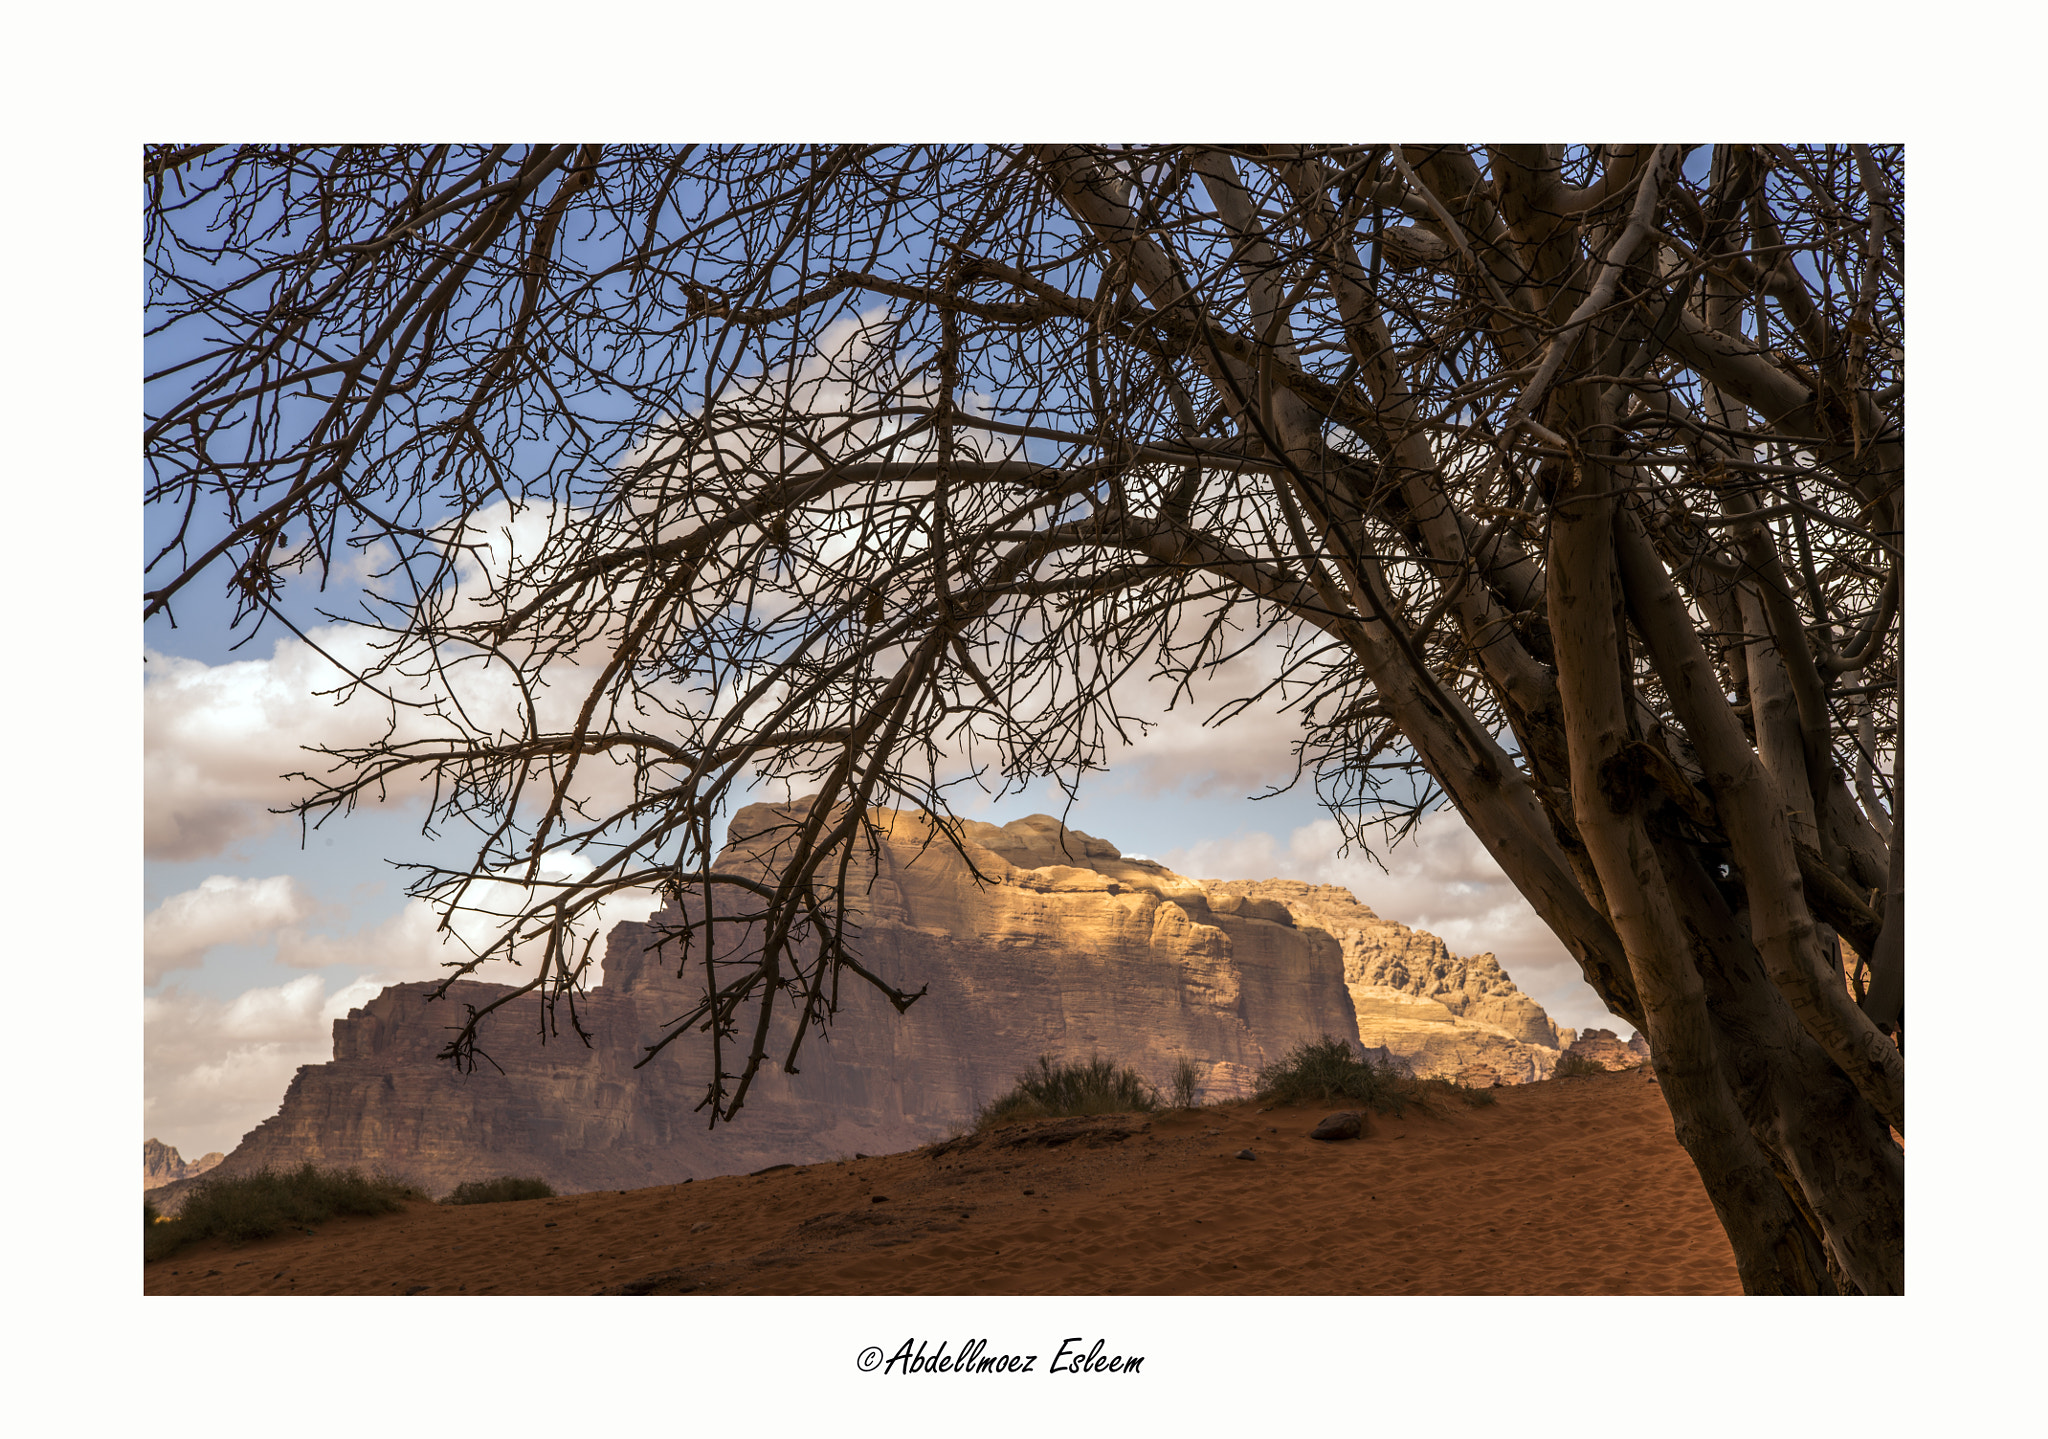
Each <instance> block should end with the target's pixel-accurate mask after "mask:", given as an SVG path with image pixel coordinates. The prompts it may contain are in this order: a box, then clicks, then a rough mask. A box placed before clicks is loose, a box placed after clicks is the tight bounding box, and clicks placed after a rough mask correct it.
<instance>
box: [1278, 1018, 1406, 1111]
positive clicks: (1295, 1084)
mask: <svg viewBox="0 0 2048 1439" xmlns="http://www.w3.org/2000/svg"><path fill="white" fill-rule="evenodd" d="M1258 1097H1259V1098H1260V1099H1262V1100H1265V1101H1267V1102H1268V1103H1271V1104H1333V1103H1336V1102H1337V1101H1339V1100H1346V1101H1349V1102H1350V1103H1352V1104H1357V1105H1362V1106H1363V1107H1365V1108H1367V1109H1371V1110H1375V1111H1377V1112H1378V1113H1381V1114H1399V1113H1400V1112H1401V1111H1402V1110H1403V1109H1404V1108H1405V1107H1406V1106H1407V1105H1408V1104H1410V1103H1412V1102H1413V1101H1414V1100H1415V1099H1416V1098H1417V1097H1418V1095H1417V1092H1416V1083H1415V1081H1414V1080H1412V1079H1410V1078H1409V1077H1408V1076H1407V1075H1405V1074H1403V1073H1402V1072H1401V1071H1400V1070H1398V1069H1396V1068H1393V1067H1392V1066H1388V1065H1379V1064H1372V1063H1369V1062H1367V1061H1366V1060H1364V1059H1361V1058H1360V1057H1359V1055H1358V1053H1357V1052H1356V1051H1355V1050H1353V1049H1352V1047H1351V1044H1350V1043H1349V1041H1347V1040H1342V1039H1339V1038H1337V1037H1336V1036H1335V1035H1332V1034H1326V1035H1324V1036H1323V1037H1322V1038H1321V1039H1318V1040H1314V1041H1311V1042H1310V1043H1307V1044H1298V1045H1296V1046H1295V1047H1294V1048H1293V1049H1291V1050H1289V1051H1288V1052H1287V1054H1286V1056H1285V1057H1284V1058H1282V1059H1281V1060H1280V1061H1279V1063H1277V1064H1269V1065H1267V1066H1265V1067H1264V1068H1263V1069H1261V1070H1260V1071H1259V1077H1258Z"/></svg>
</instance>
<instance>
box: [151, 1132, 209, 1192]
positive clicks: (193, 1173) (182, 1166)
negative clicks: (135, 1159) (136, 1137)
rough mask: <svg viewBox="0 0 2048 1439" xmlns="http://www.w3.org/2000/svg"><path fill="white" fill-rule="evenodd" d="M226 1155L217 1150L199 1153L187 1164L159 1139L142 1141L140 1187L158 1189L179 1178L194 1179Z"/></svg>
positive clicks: (176, 1152) (173, 1182)
mask: <svg viewBox="0 0 2048 1439" xmlns="http://www.w3.org/2000/svg"><path fill="white" fill-rule="evenodd" d="M226 1157H227V1156H226V1155H224V1154H222V1153H221V1152H220V1151H219V1150H217V1149H216V1150H215V1151H214V1152H213V1153H211V1154H204V1155H201V1156H200V1157H199V1158H197V1159H195V1160H193V1161H192V1162H191V1163H190V1164H187V1163H186V1162H185V1160H184V1157H183V1156H181V1155H180V1154H179V1153H178V1151H177V1150H175V1149H173V1148H172V1147H171V1146H170V1145H168V1144H165V1143H164V1142H163V1141H162V1140H160V1139H145V1140H143V1141H142V1187H143V1188H144V1189H145V1190H148V1189H158V1188H161V1187H162V1186H164V1185H166V1184H175V1183H176V1182H177V1181H179V1180H180V1179H196V1178H197V1177H198V1176H200V1175H202V1174H204V1173H206V1171H207V1170H209V1169H211V1168H213V1167H214V1166H215V1165H216V1164H219V1163H220V1162H221V1160H223V1159H225V1158H226Z"/></svg>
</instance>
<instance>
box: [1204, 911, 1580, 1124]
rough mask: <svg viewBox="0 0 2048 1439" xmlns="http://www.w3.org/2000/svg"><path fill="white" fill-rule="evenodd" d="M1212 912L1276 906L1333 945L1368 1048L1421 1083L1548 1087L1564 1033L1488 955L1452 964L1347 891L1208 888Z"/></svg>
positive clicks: (1429, 938)
mask: <svg viewBox="0 0 2048 1439" xmlns="http://www.w3.org/2000/svg"><path fill="white" fill-rule="evenodd" d="M1204 884H1205V886H1206V887H1207V889H1208V891H1209V895H1210V903H1211V905H1212V906H1216V905H1227V904H1228V903H1230V902H1231V901H1233V900H1237V901H1242V902H1243V903H1244V904H1246V905H1267V906H1274V905H1277V906H1281V907H1284V908H1285V909H1286V910H1287V912H1288V913H1289V914H1290V915H1291V916H1292V918H1293V921H1294V923H1296V924H1297V925H1300V926H1303V927H1310V926H1313V927H1314V928H1317V929H1320V930H1322V931H1324V932H1325V933H1327V934H1329V935H1331V936H1333V937H1334V938H1335V939H1336V941H1337V943H1338V945H1339V947H1340V948H1341V949H1342V951H1343V955H1344V983H1345V985H1346V986H1347V987H1348V988H1349V990H1350V992H1351V1003H1352V1007H1353V1009H1354V1011H1355V1013H1356V1016H1357V1020H1358V1032H1359V1035H1360V1036H1361V1038H1362V1039H1363V1041H1364V1042H1365V1043H1366V1044H1368V1045H1383V1046H1385V1047H1386V1048H1387V1049H1389V1050H1391V1051H1392V1052H1393V1053H1394V1054H1395V1055H1396V1056H1397V1057H1398V1058H1400V1059H1401V1060H1402V1061H1403V1062H1404V1063H1405V1064H1406V1065H1407V1066H1408V1067H1409V1068H1410V1069H1412V1070H1413V1071H1414V1072H1415V1073H1416V1074H1418V1075H1420V1076H1422V1077H1423V1078H1426V1079H1435V1078H1442V1079H1454V1080H1456V1081H1458V1082H1459V1083H1460V1084H1466V1085H1472V1086H1475V1087H1483V1086H1487V1085H1493V1084H1528V1083H1531V1082H1533V1081H1535V1080H1539V1079H1548V1078H1549V1077H1550V1074H1551V1072H1552V1071H1553V1070H1555V1069H1556V1068H1557V1056H1558V1052H1559V1051H1560V1050H1561V1049H1562V1048H1564V1047H1565V1046H1567V1045H1569V1044H1571V1043H1572V1040H1573V1034H1572V1031H1571V1030H1569V1029H1565V1030H1560V1029H1559V1028H1558V1027H1557V1026H1556V1025H1555V1024H1553V1023H1551V1020H1550V1016H1549V1015H1547V1014H1545V1013H1544V1012H1543V1006H1542V1005H1540V1004H1538V1003H1537V1002H1536V1001H1535V1000H1533V999H1531V998H1530V997H1529V996H1528V995H1526V994H1524V993H1522V991H1521V990H1519V989H1517V988H1516V987H1515V982H1514V981H1513V980H1512V979H1510V978H1508V976H1507V972H1506V971H1505V970H1503V969H1502V968H1501V967H1500V964H1499V962H1498V961H1496V960H1495V959H1494V957H1493V956H1492V955H1491V954H1476V955H1472V956H1470V957H1468V958H1463V959H1461V958H1459V957H1458V956H1456V955H1454V954H1452V953H1451V952H1450V950H1449V949H1448V948H1447V947H1446V946H1445V944H1444V942H1443V941H1442V940H1440V939H1438V938H1437V937H1436V936H1435V935H1433V934H1427V933H1424V932H1423V931H1421V930H1414V929H1410V928H1408V926H1407V925H1405V924H1396V923H1394V922H1393V921H1391V920H1385V919H1381V918H1380V917H1379V916H1378V915H1377V914H1375V913H1373V911H1372V910H1371V909H1370V908H1368V907H1367V906H1365V905H1362V904H1360V903H1359V902H1358V901H1357V899H1356V898H1354V897H1353V895H1352V893H1351V891H1350V890H1348V889H1342V888H1339V887H1338V886H1336V885H1330V884H1323V885H1313V884H1303V883H1301V882H1300V881H1298V880H1291V879H1265V880H1206V881H1204Z"/></svg>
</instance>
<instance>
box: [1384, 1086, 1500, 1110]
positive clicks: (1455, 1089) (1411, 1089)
mask: <svg viewBox="0 0 2048 1439" xmlns="http://www.w3.org/2000/svg"><path fill="white" fill-rule="evenodd" d="M1405 1083H1406V1087H1407V1089H1408V1097H1409V1098H1410V1099H1411V1100H1412V1101H1413V1102H1414V1103H1416V1104H1419V1105H1421V1106H1422V1107H1423V1108H1424V1109H1429V1108H1432V1107H1433V1103H1432V1101H1436V1100H1449V1099H1455V1100H1457V1101H1458V1103H1460V1104H1462V1105H1464V1106H1465V1107H1466V1108H1468V1109H1485V1108H1487V1107H1488V1106H1489V1105H1494V1104H1498V1103H1500V1100H1499V1099H1497V1098H1496V1097H1495V1096H1494V1093H1493V1091H1492V1090H1491V1089H1473V1088H1469V1087H1467V1086H1465V1085H1462V1084H1460V1083H1458V1082H1457V1081H1456V1080H1455V1079H1408V1080H1406V1081H1405Z"/></svg>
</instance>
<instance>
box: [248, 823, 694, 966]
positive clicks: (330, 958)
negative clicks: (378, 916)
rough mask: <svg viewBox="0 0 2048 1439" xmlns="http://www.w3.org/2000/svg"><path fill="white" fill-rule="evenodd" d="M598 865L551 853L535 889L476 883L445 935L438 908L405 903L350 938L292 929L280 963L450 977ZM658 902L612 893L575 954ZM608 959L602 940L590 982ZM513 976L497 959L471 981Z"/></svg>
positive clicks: (525, 948) (523, 951)
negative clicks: (525, 912) (452, 967)
mask: <svg viewBox="0 0 2048 1439" xmlns="http://www.w3.org/2000/svg"><path fill="white" fill-rule="evenodd" d="M593 868H594V866H593V865H592V864H591V863H590V861H588V860H587V859H584V858H583V857H582V856H580V855H573V854H550V855H548V856H546V858H545V861H544V863H543V865H542V868H541V871H540V880H541V882H540V883H539V884H536V885H534V886H531V887H528V886H526V885H523V884H514V883H512V882H510V881H509V880H481V881H478V882H476V883H473V884H472V885H471V886H470V887H469V889H468V891H467V892H466V893H465V894H464V895H463V897H462V903H461V906H460V907H459V908H458V909H456V910H455V911H454V914H453V916H452V918H451V919H450V921H449V923H448V926H447V928H446V929H445V930H444V929H443V928H442V927H441V919H440V914H441V912H440V910H438V909H437V908H436V907H435V906H434V905H433V904H431V903H429V902H428V901H426V900H423V899H411V900H407V901H406V903H405V906H404V908H402V909H400V910H399V911H398V913H396V914H394V915H392V916H391V917H390V918H388V919H385V920H383V921H381V922H379V923H377V924H374V925H370V926H367V927H365V928H362V929H358V930H356V931H355V932H353V933H350V934H346V935H324V934H307V933H304V932H303V931H298V930H287V931H285V932H284V933H283V934H282V935H281V936H280V937H279V940H278V946H277V962H278V963H279V964H282V965H286V966H289V967H291V968H294V969H321V968H325V967H327V966H329V965H343V966H356V967H358V968H361V969H364V970H373V971H375V972H376V973H377V974H379V975H381V976H384V978H385V980H386V982H389V983H397V982H400V981H403V980H414V979H440V978H443V977H444V976H445V975H446V973H447V966H448V965H449V964H451V963H459V962H462V961H465V960H468V959H469V958H471V957H472V956H473V955H475V954H476V953H478V952H480V951H481V950H483V949H485V948H486V947H488V946H489V945H490V944H491V943H492V942H493V941H495V940H496V939H497V938H498V936H499V935H501V934H502V933H503V932H504V929H505V926H506V925H507V924H508V923H509V922H510V921H511V920H512V919H513V918H514V917H516V916H517V915H518V914H519V913H520V911H521V909H522V907H524V908H532V907H533V906H535V905H539V904H545V903H546V902H547V901H548V900H549V899H550V898H551V897H553V896H554V895H557V894H559V893H561V892H562V888H563V885H564V883H565V882H567V881H573V880H577V879H581V878H583V877H584V876H586V875H588V874H589V873H590V872H591V871H592V869H593ZM660 902H661V901H660V899H659V897H658V896H656V895H655V894H654V893H653V892H652V891H648V890H624V891H620V892H619V893H617V894H613V895H609V896H607V897H606V898H605V899H603V900H601V901H600V902H599V903H598V904H597V905H596V906H595V908H594V911H593V913H592V914H590V915H586V916H585V917H584V918H583V919H582V920H581V921H579V922H578V923H577V924H576V925H575V926H574V928H573V929H572V931H571V932H572V935H573V936H574V939H573V942H574V944H575V945H576V953H577V954H578V955H580V954H581V953H582V945H583V942H584V941H585V940H586V939H587V938H588V937H589V936H590V935H591V934H593V933H595V934H597V935H599V936H602V935H605V934H608V933H610V931H611V928H612V926H613V925H616V924H618V923H620V922H622V921H624V920H641V921H644V920H645V919H647V917H648V916H649V915H651V914H653V912H654V911H655V909H656V908H657V907H658V906H659V904H660ZM544 947H545V945H544V941H543V940H541V939H537V938H536V939H528V940H522V941H521V942H520V944H519V945H518V947H517V950H516V953H517V956H518V957H519V958H520V959H521V960H522V961H532V960H536V959H538V958H539V957H540V955H541V953H542V951H543V949H544ZM603 960H604V942H603V940H602V938H600V939H599V940H598V942H597V944H596V945H595V946H594V947H593V948H592V950H591V979H590V982H591V983H593V984H594V983H596V982H598V979H599V977H600V976H601V975H602V974H603ZM529 972H530V971H529ZM508 973H509V972H508V971H506V970H504V969H502V968H501V967H500V966H499V965H498V964H497V963H496V962H493V963H492V964H489V965H486V966H485V967H484V968H482V969H480V970H478V971H476V973H475V974H473V975H472V976H471V977H472V978H475V979H479V980H485V981H495V982H504V981H505V980H506V978H507V975H508Z"/></svg>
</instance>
